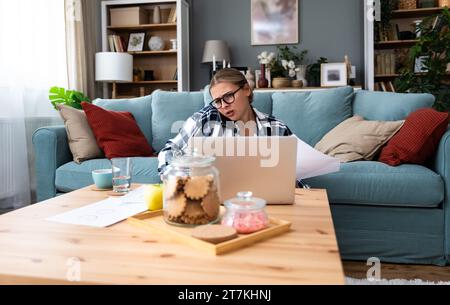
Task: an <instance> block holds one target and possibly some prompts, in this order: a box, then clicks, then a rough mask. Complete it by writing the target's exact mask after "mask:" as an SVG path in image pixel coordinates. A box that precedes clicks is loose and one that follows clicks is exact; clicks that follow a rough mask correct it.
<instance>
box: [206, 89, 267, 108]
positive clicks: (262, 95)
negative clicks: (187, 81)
mask: <svg viewBox="0 0 450 305" xmlns="http://www.w3.org/2000/svg"><path fill="white" fill-rule="evenodd" d="M203 93H204V96H203V97H204V101H205V106H206V105H208V104H209V103H211V102H212V97H211V94H210V93H209V85H207V86H206V87H205V89H204V90H203ZM252 105H253V107H255V108H256V109H258V111H260V112H263V113H265V114H272V93H270V92H254V93H253V103H252Z"/></svg>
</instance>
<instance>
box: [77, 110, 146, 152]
mask: <svg viewBox="0 0 450 305" xmlns="http://www.w3.org/2000/svg"><path fill="white" fill-rule="evenodd" d="M81 106H82V107H83V110H84V112H85V113H86V117H87V120H88V122H89V125H90V126H91V128H92V131H93V132H94V135H95V139H96V140H97V144H98V146H100V148H102V149H103V151H104V152H105V155H106V157H107V158H108V159H111V158H120V157H150V156H152V155H153V149H152V148H151V147H150V145H149V144H148V142H147V140H146V139H145V136H144V134H143V133H142V131H141V130H140V129H139V126H138V125H137V123H136V121H135V119H134V117H133V115H132V114H131V113H129V112H119V111H108V110H105V109H103V108H101V107H98V106H95V105H92V104H89V103H85V102H83V103H82V104H81Z"/></svg>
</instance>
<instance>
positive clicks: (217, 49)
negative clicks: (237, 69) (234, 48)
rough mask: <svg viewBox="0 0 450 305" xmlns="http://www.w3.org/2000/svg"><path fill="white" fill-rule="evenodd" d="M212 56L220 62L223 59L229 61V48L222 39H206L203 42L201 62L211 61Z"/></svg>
mask: <svg viewBox="0 0 450 305" xmlns="http://www.w3.org/2000/svg"><path fill="white" fill-rule="evenodd" d="M213 56H215V57H216V61H218V62H221V61H223V60H225V61H227V62H229V61H230V60H231V59H230V50H229V49H228V45H227V43H226V42H225V41H223V40H208V41H206V42H205V48H204V49H203V61H202V62H203V63H208V62H212V61H213Z"/></svg>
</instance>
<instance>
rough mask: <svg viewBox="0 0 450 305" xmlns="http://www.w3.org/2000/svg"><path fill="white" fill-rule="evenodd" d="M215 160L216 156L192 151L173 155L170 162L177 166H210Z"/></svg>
mask: <svg viewBox="0 0 450 305" xmlns="http://www.w3.org/2000/svg"><path fill="white" fill-rule="evenodd" d="M215 160H216V158H214V157H213V156H205V155H202V154H199V153H197V152H196V151H193V152H187V153H184V154H178V155H177V156H174V158H173V159H172V161H171V162H170V163H171V164H172V165H173V166H177V167H206V166H210V165H211V164H212V163H213V162H214V161H215Z"/></svg>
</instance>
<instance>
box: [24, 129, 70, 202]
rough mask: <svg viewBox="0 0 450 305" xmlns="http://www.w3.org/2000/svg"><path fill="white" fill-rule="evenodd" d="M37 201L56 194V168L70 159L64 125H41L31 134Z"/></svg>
mask: <svg viewBox="0 0 450 305" xmlns="http://www.w3.org/2000/svg"><path fill="white" fill-rule="evenodd" d="M33 147H34V153H35V160H36V161H35V167H36V183H37V187H36V195H37V201H38V202H39V201H43V200H46V199H49V198H52V197H55V196H56V186H55V176H56V169H57V168H58V167H60V166H61V165H63V164H65V163H67V162H70V161H72V159H73V156H72V153H71V152H70V149H69V143H68V140H67V133H66V129H65V127H64V126H51V127H43V128H39V129H38V130H36V131H35V132H34V134H33Z"/></svg>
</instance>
